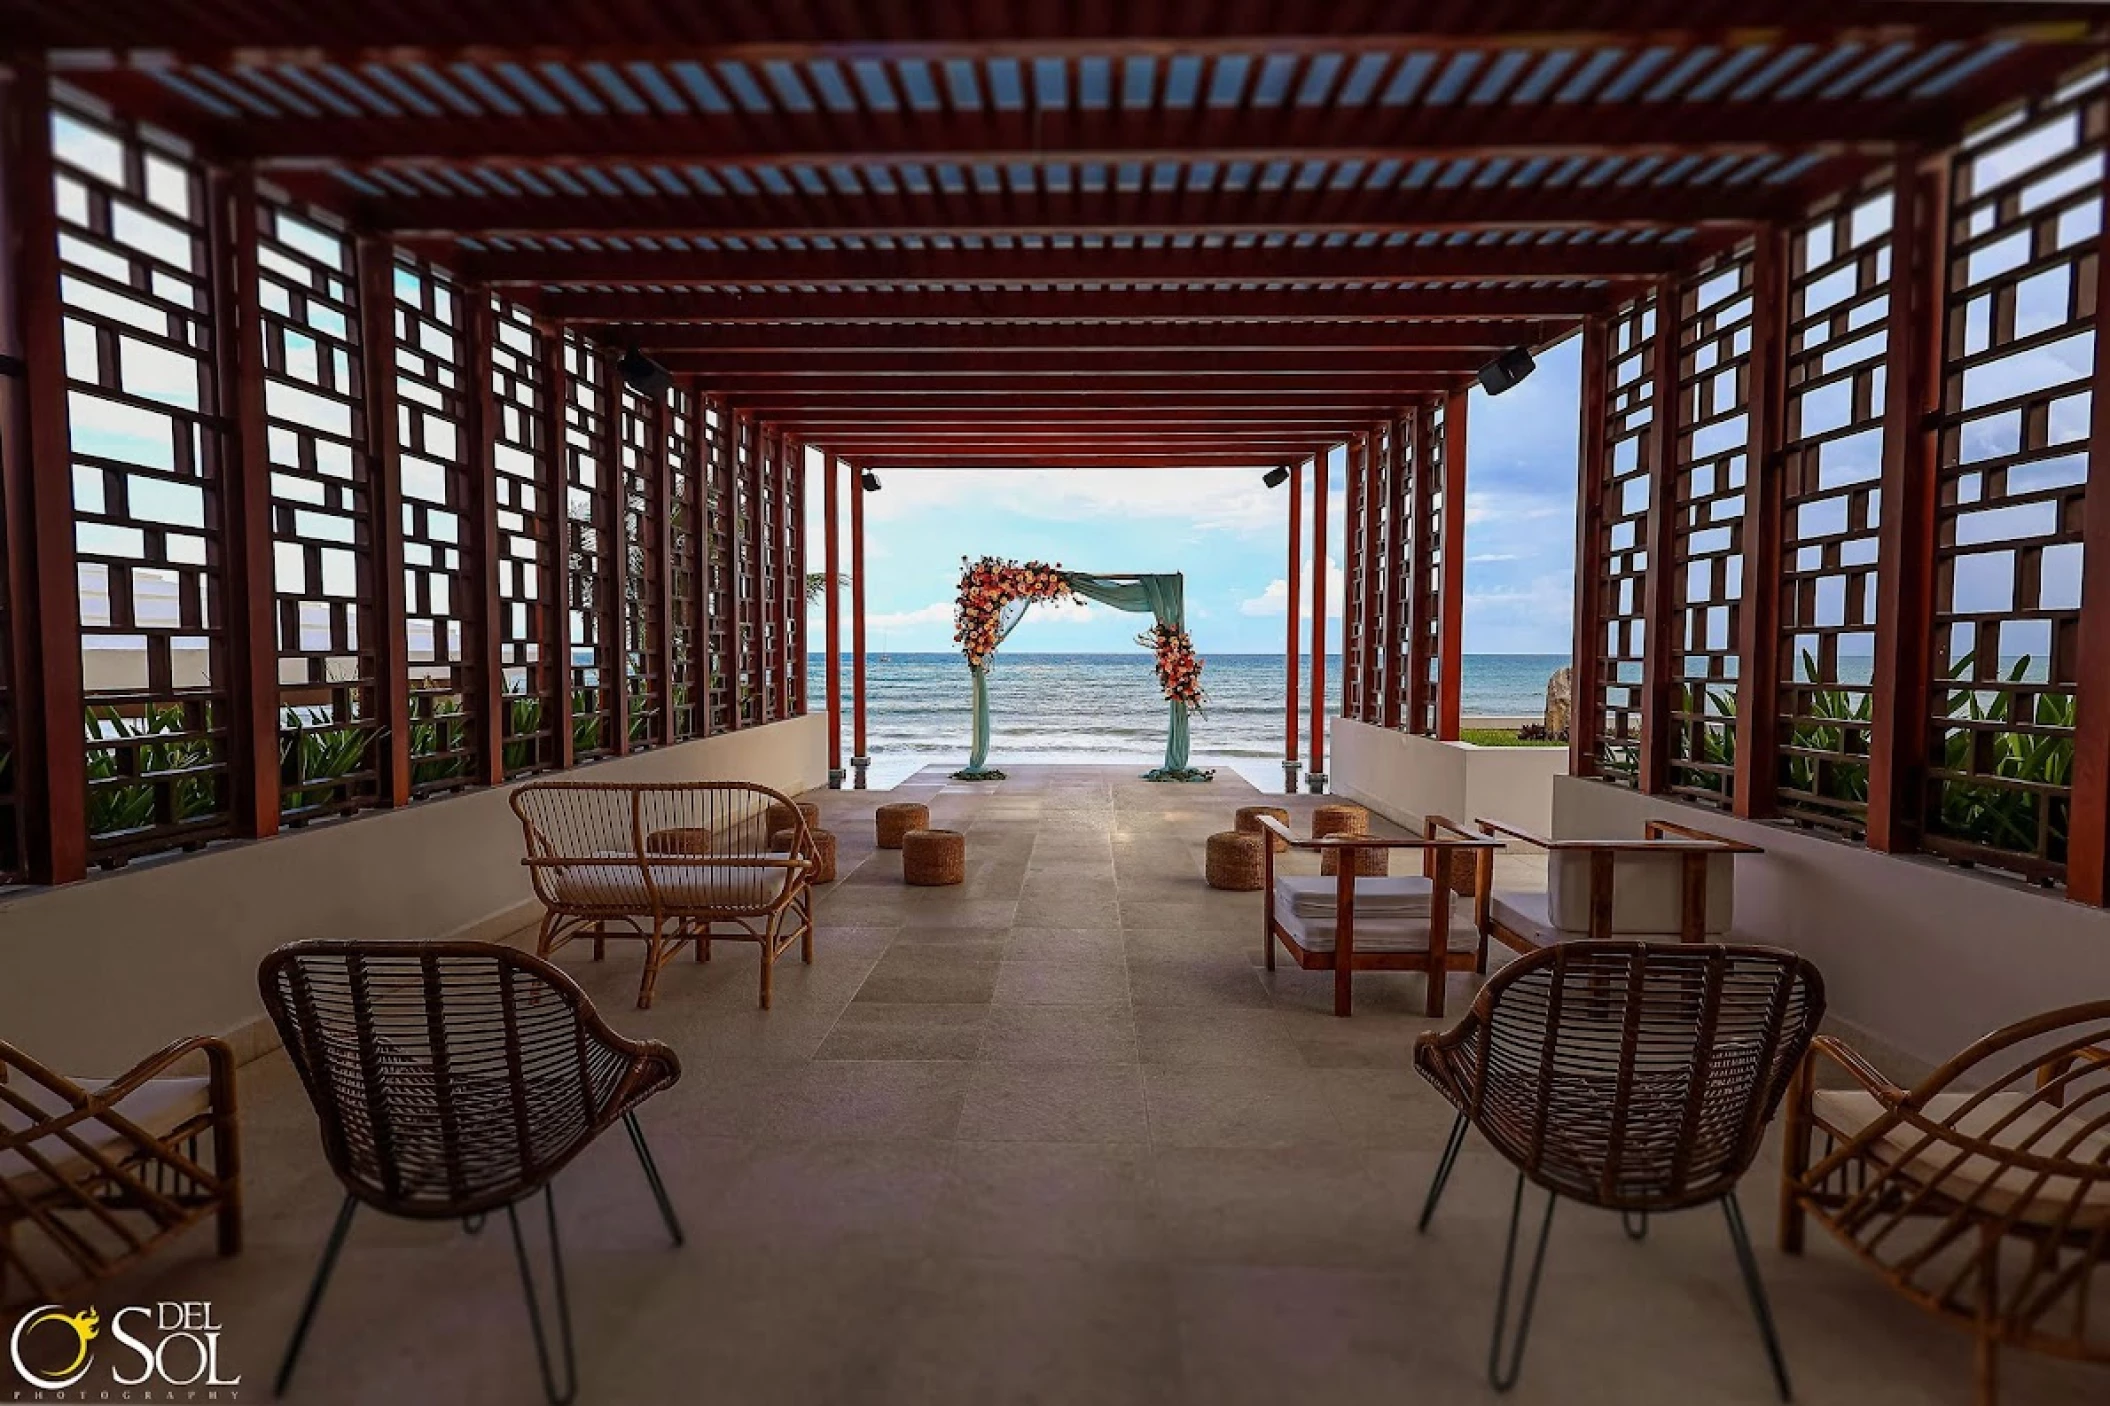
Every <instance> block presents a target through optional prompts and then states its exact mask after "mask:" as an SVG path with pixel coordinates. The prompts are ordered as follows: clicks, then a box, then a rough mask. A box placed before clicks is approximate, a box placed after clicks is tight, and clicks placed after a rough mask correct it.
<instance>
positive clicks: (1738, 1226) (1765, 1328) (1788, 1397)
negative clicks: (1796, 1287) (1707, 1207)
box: [1722, 1192, 1795, 1401]
mask: <svg viewBox="0 0 2110 1406" xmlns="http://www.w3.org/2000/svg"><path fill="white" fill-rule="evenodd" d="M1722 1216H1723V1218H1724V1219H1725V1220H1727V1221H1728V1222H1729V1239H1730V1241H1731V1243H1733V1244H1734V1245H1735V1246H1736V1267H1737V1268H1738V1269H1740V1270H1742V1271H1743V1274H1744V1292H1745V1293H1747V1294H1749V1295H1750V1296H1751V1313H1752V1316H1753V1317H1755V1318H1757V1319H1758V1333H1759V1336H1760V1337H1761V1338H1763V1339H1764V1340H1765V1344H1766V1357H1767V1359H1768V1360H1769V1361H1770V1362H1772V1364H1773V1385H1774V1386H1776V1387H1778V1388H1779V1390H1780V1399H1781V1400H1782V1401H1793V1400H1794V1399H1795V1393H1794V1389H1793V1388H1792V1387H1790V1386H1789V1385H1788V1364H1787V1359H1786V1358H1784V1357H1783V1356H1782V1355H1781V1351H1780V1335H1779V1333H1777V1332H1776V1331H1775V1330H1774V1327H1773V1306H1772V1305H1771V1304H1770V1303H1768V1302H1767V1300H1766V1285H1765V1281H1764V1280H1762V1279H1760V1278H1759V1277H1758V1258H1757V1256H1755V1255H1753V1254H1752V1253H1751V1234H1750V1232H1749V1231H1747V1230H1745V1229H1744V1208H1743V1207H1742V1206H1739V1205H1738V1204H1737V1201H1736V1193H1735V1192H1731V1193H1730V1194H1729V1195H1727V1196H1724V1197H1723V1198H1722Z"/></svg>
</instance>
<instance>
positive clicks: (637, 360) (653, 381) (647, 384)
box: [616, 347, 674, 400]
mask: <svg viewBox="0 0 2110 1406" xmlns="http://www.w3.org/2000/svg"><path fill="white" fill-rule="evenodd" d="M616 370H617V371H618V372H619V373H620V374H621V375H622V378H623V384H624V385H626V386H628V387H630V389H632V390H634V391H636V392H637V393H638V394H639V395H649V396H651V397H652V398H653V399H654V400H657V399H659V398H660V397H661V396H663V395H665V394H666V393H667V392H668V391H669V390H670V389H672V387H673V385H674V376H673V373H671V372H669V371H668V370H667V368H666V367H664V366H662V365H660V364H659V363H658V362H656V361H654V360H653V359H652V358H651V357H649V356H646V355H645V354H644V353H643V352H641V351H639V350H637V348H635V347H632V348H631V349H630V350H629V351H626V352H624V353H623V360H622V362H621V363H620V364H619V365H618V366H617V367H616Z"/></svg>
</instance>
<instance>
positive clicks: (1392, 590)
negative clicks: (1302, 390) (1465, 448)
mask: <svg viewBox="0 0 2110 1406" xmlns="http://www.w3.org/2000/svg"><path fill="white" fill-rule="evenodd" d="M1410 423H1411V422H1410V421H1409V419H1408V417H1407V415H1406V413H1405V412H1404V411H1395V412H1393V413H1392V414H1391V415H1389V416H1387V418H1386V426H1385V476H1384V485H1383V490H1384V491H1383V510H1384V514H1385V596H1384V602H1385V618H1384V622H1383V626H1382V628H1383V630H1384V640H1385V676H1384V693H1383V701H1382V713H1381V720H1382V722H1383V723H1384V725H1385V726H1386V727H1388V728H1397V727H1398V726H1399V716H1400V679H1401V669H1402V666H1403V664H1404V658H1403V656H1404V655H1405V653H1406V646H1405V630H1404V628H1403V607H1404V605H1405V602H1406V546H1405V534H1404V527H1405V522H1404V519H1405V514H1406V505H1407V494H1406V486H1407V475H1408V472H1409V469H1410V465H1411V462H1412V461H1411V460H1410V459H1409V457H1408V456H1409V455H1410V454H1411V453H1412V450H1411V448H1410V446H1409V440H1408V434H1409V433H1410V432H1409V430H1408V425H1409V424H1410Z"/></svg>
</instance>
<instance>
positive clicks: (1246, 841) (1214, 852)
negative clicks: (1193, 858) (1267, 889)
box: [1207, 830, 1267, 893]
mask: <svg viewBox="0 0 2110 1406" xmlns="http://www.w3.org/2000/svg"><path fill="white" fill-rule="evenodd" d="M1266 841H1267V837H1266V836H1265V835H1258V834H1253V833H1251V832H1249V831H1245V830H1219V831H1217V832H1216V833H1215V834H1213V835H1211V836H1210V837H1209V862H1208V867H1207V873H1208V876H1209V887H1210V888H1212V889H1233V890H1236V891H1237V892H1240V893H1250V892H1252V891H1253V890H1254V889H1257V888H1259V887H1260V864H1261V860H1262V859H1264V858H1265V857H1266V853H1267V852H1266V850H1264V849H1263V848H1262V846H1263V845H1264V844H1265V843H1266Z"/></svg>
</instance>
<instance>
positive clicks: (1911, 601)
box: [1868, 155, 2086, 853]
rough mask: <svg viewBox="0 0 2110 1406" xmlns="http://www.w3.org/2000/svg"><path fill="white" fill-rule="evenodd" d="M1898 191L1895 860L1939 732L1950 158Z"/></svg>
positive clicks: (1879, 564)
mask: <svg viewBox="0 0 2110 1406" xmlns="http://www.w3.org/2000/svg"><path fill="white" fill-rule="evenodd" d="M1895 190H1896V192H1897V194H1896V198H1895V201H1894V202H1893V213H1892V215H1891V231H1890V238H1891V250H1892V253H1891V276H1890V289H1891V293H1890V315H1889V321H1888V323H1887V327H1888V332H1887V337H1888V341H1887V343H1886V345H1887V353H1886V366H1885V383H1884V384H1885V391H1886V393H1887V397H1888V398H1887V403H1886V405H1885V413H1884V417H1883V418H1884V423H1885V427H1886V428H1885V431H1884V435H1883V471H1882V480H1881V492H1882V495H1883V515H1882V518H1881V521H1880V522H1879V523H1878V524H1877V533H1876V630H1875V637H1876V638H1875V650H1876V655H1875V670H1874V674H1873V676H1872V678H1871V680H1870V682H1871V684H1872V688H1871V690H1870V705H1869V721H1870V728H1869V743H1868V844H1869V848H1871V849H1878V850H1886V851H1890V852H1892V853H1898V852H1902V851H1906V850H1910V849H1913V848H1915V847H1916V846H1917V844H1918V841H1919V835H1920V827H1921V820H1920V817H1921V813H1922V810H1923V808H1924V807H1925V805H1926V782H1927V763H1928V748H1929V736H1930V733H1931V732H1932V730H1933V729H1932V722H1931V717H1930V715H1931V713H1932V711H1933V702H1932V690H1933V680H1932V679H1931V678H1930V677H1929V676H1930V675H1931V674H1932V673H1933V669H1934V663H1933V632H1934V587H1935V562H1934V556H1935V511H1934V509H1935V502H1934V492H1935V482H1936V479H1937V477H1938V469H1939V460H1938V457H1937V456H1938V455H1939V454H1940V453H1941V446H1940V436H1939V435H1938V434H1937V433H1936V432H1935V431H1934V429H1933V427H1932V426H1931V425H1930V424H1929V420H1930V419H1931V417H1933V416H1934V415H1936V414H1938V413H1939V412H1940V410H1941V405H1942V386H1943V375H1942V370H1943V342H1944V338H1945V336H1946V332H1947V323H1948V317H1947V279H1948V263H1949V259H1948V227H1949V165H1948V160H1947V157H1946V156H1945V155H1944V156H1942V157H1937V158H1934V159H1932V160H1929V161H1927V162H1925V163H1924V164H1921V163H1918V162H1914V161H1900V162H1899V163H1898V165H1897V172H1896V185H1895ZM2083 589H2084V591H2085V589H2086V585H2085V583H2084V585H2083Z"/></svg>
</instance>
